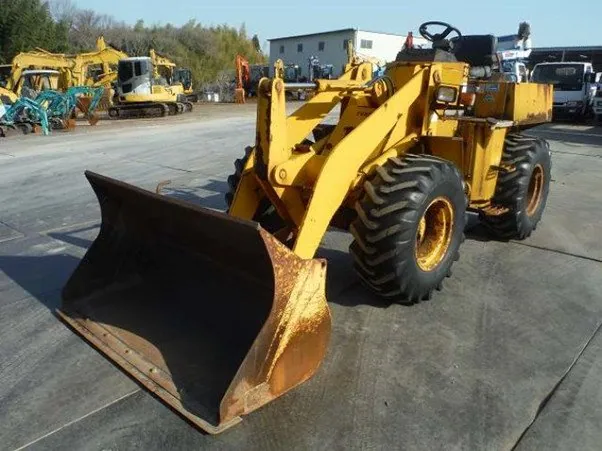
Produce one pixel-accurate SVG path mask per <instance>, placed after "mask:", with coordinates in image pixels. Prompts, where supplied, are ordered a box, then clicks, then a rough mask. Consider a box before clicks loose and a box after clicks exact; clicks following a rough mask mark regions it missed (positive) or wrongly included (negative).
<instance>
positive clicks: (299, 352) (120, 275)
mask: <svg viewBox="0 0 602 451" xmlns="http://www.w3.org/2000/svg"><path fill="white" fill-rule="evenodd" d="M349 59H350V61H349V63H348V65H347V68H346V69H347V70H346V71H345V73H344V74H343V76H342V77H341V78H340V79H339V80H336V81H330V82H329V81H318V82H317V84H316V85H317V88H316V95H315V96H314V97H313V98H311V99H310V100H309V101H308V102H306V103H305V104H304V105H303V106H301V107H300V108H299V109H298V110H297V111H295V112H294V113H293V114H292V115H291V116H289V117H287V115H286V103H285V92H286V87H285V85H284V80H283V79H282V62H281V61H278V62H277V63H276V65H275V74H276V76H275V77H274V78H273V79H268V78H264V79H262V80H261V81H260V83H259V86H258V100H257V126H256V140H255V144H254V148H253V150H252V152H251V154H250V156H249V158H248V160H247V162H246V164H245V167H244V169H243V173H242V176H241V179H240V182H239V184H238V188H237V191H236V193H235V195H234V198H233V201H232V204H231V206H230V210H229V212H228V213H229V216H227V215H224V214H223V213H217V212H213V211H208V210H205V209H202V208H200V207H198V206H196V205H192V204H190V203H187V202H183V201H180V200H177V199H168V198H163V197H161V196H157V195H155V194H152V193H148V192H144V191H143V190H140V189H137V188H135V187H131V186H128V185H126V184H123V183H120V182H117V181H114V180H110V179H106V178H103V177H101V176H98V175H93V174H88V178H89V179H90V181H91V183H92V185H93V187H94V189H95V191H96V193H97V195H98V197H99V199H101V200H102V202H101V204H102V205H101V208H102V209H103V211H102V213H103V214H102V216H103V224H102V226H101V232H100V233H101V235H100V237H99V239H98V240H97V241H95V243H94V244H93V245H92V246H91V248H90V250H89V254H87V256H86V258H84V260H83V261H82V264H81V265H80V267H79V268H78V270H77V272H76V274H75V276H74V277H73V278H72V280H71V281H70V283H69V284H68V287H67V289H66V290H65V291H64V296H63V297H64V302H63V305H62V307H61V315H62V317H63V318H64V319H65V321H67V322H69V324H71V325H72V326H73V327H74V328H75V329H76V330H77V331H78V332H79V333H81V334H82V335H84V336H85V337H86V338H87V339H88V340H90V342H91V343H93V344H94V346H96V347H98V348H99V349H101V350H102V351H103V352H105V353H106V354H107V355H109V356H110V357H111V358H112V359H113V360H115V361H116V362H117V363H118V364H119V365H121V366H122V367H123V368H124V369H125V370H126V371H128V372H130V374H132V375H133V376H134V377H136V378H137V379H138V380H139V381H140V382H141V383H143V384H144V385H145V386H147V387H148V388H149V389H150V390H152V391H153V392H155V393H157V394H158V396H160V397H161V398H162V399H163V400H165V401H166V402H167V403H169V404H170V405H172V406H173V407H174V408H176V409H177V410H178V411H180V412H181V413H182V414H183V415H185V416H186V417H187V418H189V419H191V420H192V421H194V422H195V424H197V425H198V426H199V427H201V428H204V429H205V430H207V431H209V432H219V431H221V430H223V429H225V428H226V427H229V426H231V425H232V424H233V423H234V422H236V421H238V419H239V416H240V415H244V414H246V413H249V412H250V411H252V410H254V409H256V408H258V407H260V406H261V405H263V404H265V403H267V402H269V401H271V400H272V399H274V398H276V397H277V396H280V395H281V394H283V393H284V392H286V391H287V390H289V389H291V388H293V387H294V386H296V385H297V384H299V383H301V382H303V381H305V380H307V379H308V378H309V377H311V375H312V374H313V373H314V372H315V371H316V369H317V367H318V365H319V363H320V361H321V360H322V358H323V357H324V353H325V350H326V345H327V342H328V336H329V332H330V316H329V313H328V307H327V304H326V300H325V296H324V281H325V262H323V261H320V260H316V259H314V258H313V257H314V255H315V253H316V250H317V248H318V246H319V244H320V242H321V240H322V238H323V236H324V234H325V232H326V230H327V227H328V226H329V225H331V224H334V222H333V219H334V220H337V223H338V219H341V217H342V216H344V215H340V214H339V213H340V212H341V210H347V209H345V208H341V207H349V206H351V205H352V204H353V202H354V201H356V200H357V199H358V198H359V196H360V195H361V194H362V189H361V188H362V186H363V185H364V184H363V182H364V181H365V178H366V177H367V176H369V175H370V174H371V173H372V172H373V171H374V170H375V168H377V167H378V166H382V165H383V164H385V162H386V161H387V160H388V159H389V158H394V157H399V156H403V155H404V154H405V153H406V152H408V151H410V149H411V152H417V153H426V154H430V155H436V156H440V157H442V158H446V159H448V160H449V161H452V162H453V163H455V164H456V165H457V166H458V167H459V168H460V169H461V172H462V174H463V175H464V181H465V187H466V192H467V193H468V195H469V198H470V205H471V206H474V207H480V208H485V207H487V206H488V203H489V202H490V200H491V198H492V196H493V195H494V192H495V185H496V181H497V176H498V171H499V169H500V168H499V165H500V161H501V156H502V148H503V145H504V138H505V136H506V134H507V133H508V130H509V129H508V128H504V127H510V126H516V125H517V124H518V125H520V124H521V123H522V124H525V123H526V124H532V123H534V122H529V121H535V122H537V121H540V122H545V121H547V120H548V119H549V116H548V115H547V114H546V115H545V116H544V115H541V114H539V113H541V111H542V109H545V108H547V105H548V103H549V96H548V94H547V93H548V91H547V89H548V88H546V90H545V92H546V95H545V96H544V97H545V98H544V99H541V100H538V98H537V96H536V93H535V91H536V89H540V90H541V89H543V88H525V90H524V91H523V90H521V89H520V88H519V89H517V88H516V86H509V85H508V86H506V85H504V86H502V88H503V95H502V93H501V89H498V90H497V91H495V92H497V94H496V96H494V98H493V102H485V100H486V99H485V98H484V97H483V93H484V92H488V91H482V92H481V91H479V95H480V96H481V99H480V102H481V103H480V104H478V105H477V107H476V108H475V111H474V112H473V111H471V110H470V109H468V108H465V107H463V106H462V105H460V103H459V101H458V100H457V99H459V98H460V97H461V96H460V94H461V93H462V92H463V90H464V88H465V86H466V85H467V84H471V85H474V84H475V83H473V81H471V80H469V79H468V69H469V67H468V65H466V64H463V63H444V62H419V63H408V62H398V63H393V64H391V65H390V66H389V68H388V69H387V71H386V77H385V78H383V79H382V80H379V81H377V82H375V83H374V84H372V83H370V84H368V83H366V82H368V81H369V80H370V77H371V65H370V64H366V63H362V62H360V61H358V60H357V59H356V58H355V57H354V56H353V52H350V58H349ZM476 84H478V83H476ZM441 86H445V87H451V88H453V89H456V90H457V93H458V95H457V96H456V97H457V99H454V100H453V101H450V102H448V103H442V101H441V100H437V98H436V97H437V96H436V93H437V90H438V89H439V88H440V87H441ZM498 86H499V85H498ZM550 92H551V91H550ZM497 96H499V97H497ZM522 96H525V97H524V98H525V99H527V100H526V101H525V100H523V97H522ZM486 103H491V104H492V105H486ZM337 105H340V114H339V117H338V121H337V122H336V124H334V125H333V127H320V128H318V127H317V126H320V125H321V126H324V125H326V124H322V122H323V121H325V120H326V119H327V118H328V119H330V118H329V117H328V115H329V114H331V112H332V110H333V109H334V108H335V107H336V106H337ZM542 105H543V106H542ZM469 114H472V116H469ZM507 115H510V116H511V117H512V118H516V119H517V121H516V124H515V122H512V121H510V122H509V124H505V125H504V124H500V123H497V122H496V121H495V120H493V121H492V120H491V118H495V119H506V118H507V117H506V116H507ZM521 121H522V122H521ZM314 132H315V133H314ZM312 133H314V134H315V135H319V136H322V135H324V136H323V137H322V138H321V139H319V141H318V142H316V143H312V142H311V141H310V142H307V141H305V140H306V138H309V137H310V136H311V134H312ZM536 172H537V171H536ZM532 185H533V186H532V187H531V188H530V192H531V193H532V194H531V197H530V199H531V201H530V204H529V205H530V207H529V208H530V211H535V210H534V209H536V208H537V207H536V205H538V204H537V199H538V197H540V194H538V193H539V192H540V191H541V189H540V187H541V186H543V185H542V181H541V177H540V176H539V175H538V174H535V176H534V179H533V183H532ZM265 199H268V200H269V201H270V202H271V203H272V204H273V206H274V207H275V209H276V211H277V212H278V214H279V215H280V216H281V218H282V220H283V224H284V226H285V227H284V229H283V231H284V232H286V233H280V232H282V231H279V232H277V233H275V234H274V235H271V234H269V233H267V232H266V231H265V230H264V229H262V228H261V227H260V226H259V225H257V224H256V223H253V222H250V221H245V220H244V219H252V218H253V216H254V215H255V213H256V211H257V208H258V206H259V205H260V202H261V201H263V200H265ZM531 203H532V205H531ZM456 213H457V214H461V213H462V212H455V211H454V210H453V208H452V206H451V202H450V201H449V199H448V198H447V197H446V195H445V193H441V195H440V196H438V197H437V198H436V199H435V200H434V201H433V203H431V204H430V205H429V208H428V209H427V212H426V214H425V216H424V218H423V220H421V221H420V226H419V228H418V233H417V235H416V256H417V261H418V262H419V265H420V266H421V269H422V270H423V271H432V270H434V269H435V268H436V267H437V266H438V265H439V264H440V262H441V258H443V257H442V256H444V255H445V254H446V253H447V246H449V241H450V239H451V233H452V226H451V224H452V223H453V217H454V214H456ZM341 223H342V224H348V222H347V223H346V222H345V220H343V221H341ZM344 227H348V225H344ZM133 250H135V252H134V251H133ZM115 261H120V262H121V264H120V265H119V268H120V269H119V271H117V272H115V263H114V262H115ZM208 263H209V267H208V268H204V270H200V269H199V268H200V267H201V265H203V264H204V265H207V264H208ZM213 266H215V268H213ZM224 269H225V270H226V274H225V275H226V276H229V278H228V277H226V278H225V279H222V276H223V274H221V275H219V277H216V280H218V279H219V280H226V283H225V285H222V286H220V287H219V289H218V290H217V293H219V299H218V300H217V301H218V302H212V301H213V298H212V296H202V297H201V298H199V297H198V296H196V295H197V293H198V290H199V287H203V289H204V288H205V286H206V285H205V284H204V283H203V284H201V282H202V280H201V276H204V275H205V274H210V275H214V274H215V275H216V276H217V274H216V271H219V270H224ZM128 271H129V272H130V273H131V274H130V273H128ZM239 276H242V277H239ZM232 277H236V279H235V282H234V283H232V282H231V281H230V280H231V279H232ZM130 282H131V283H130ZM147 283H148V286H147V285H146V284H147ZM153 284H160V286H153ZM241 284H242V286H243V287H247V286H248V287H249V289H248V292H247V291H245V292H244V294H243V295H240V294H238V295H237V296H233V298H234V300H235V301H238V304H237V307H236V308H228V307H230V306H231V304H229V303H226V302H223V296H224V293H226V292H227V289H236V288H239V285H241ZM245 284H247V285H245ZM248 284H250V285H248ZM187 290H189V291H190V292H191V293H194V294H195V295H194V296H190V293H189V291H187ZM256 290H257V292H258V293H259V295H257V294H255V295H252V293H253V292H255V291H256ZM174 292H176V294H178V296H174V294H173V293H174ZM162 296H163V298H165V299H162ZM182 298H183V299H182ZM149 300H150V302H149ZM164 300H167V301H169V303H168V306H169V307H168V309H170V308H172V309H174V312H175V313H178V314H180V316H179V317H178V318H177V321H172V322H171V323H172V324H173V325H175V327H174V331H173V335H172V334H165V333H164V330H163V329H162V327H161V326H154V327H150V328H148V329H147V328H145V327H138V328H136V327H135V328H134V329H133V331H132V330H129V329H128V328H127V327H124V321H125V320H129V321H133V322H134V323H136V321H138V320H139V316H138V315H137V314H131V315H125V316H126V317H123V316H120V315H123V313H124V312H126V313H127V309H124V308H123V305H124V304H123V303H124V302H126V303H128V305H133V310H134V313H137V312H136V311H135V310H136V308H137V307H140V310H141V311H143V310H144V311H145V312H146V316H145V319H146V318H149V320H153V319H154V320H155V321H157V318H158V319H159V320H160V321H161V322H163V320H164V318H165V316H164V315H162V313H161V310H156V309H157V307H158V306H159V307H160V306H162V305H163V304H162V302H163V301H164ZM203 300H205V301H208V302H204V303H203V302H202V301H203ZM122 301H123V302H122ZM175 301H178V302H179V304H181V305H183V307H185V311H186V312H188V309H191V311H192V313H196V314H197V315H196V316H194V315H192V314H182V313H181V312H182V311H181V310H180V309H179V308H178V307H176V306H175V304H174V302H175ZM166 304H167V303H166ZM111 306H114V307H113V308H111ZM105 307H106V308H105ZM153 308H154V309H155V310H153ZM195 308H196V309H197V311H196V312H195V310H194V309H195ZM208 308H214V309H217V311H218V312H219V313H220V315H221V317H222V319H223V318H225V319H226V321H227V323H228V325H226V326H222V325H217V326H215V325H213V324H212V325H211V326H214V327H213V328H209V329H207V330H208V331H209V333H208V332H207V330H205V329H203V328H199V327H198V324H197V319H198V320H202V319H205V320H207V318H209V319H212V317H211V316H207V315H206V311H205V310H206V309H208ZM199 309H200V310H203V311H202V312H201V313H200V314H199V312H198V310H199ZM258 311H261V315H260V316H261V317H260V318H256V317H255V316H256V315H255V314H256V313H257V312H258ZM113 315H115V317H113ZM93 316H96V317H93ZM90 317H93V318H91V320H90V321H88V319H90ZM188 318H192V320H193V321H192V325H191V326H190V327H191V329H190V330H191V331H192V333H203V334H205V337H204V338H207V335H210V334H211V332H215V331H217V332H220V333H221V336H222V337H225V339H224V340H222V341H223V342H221V343H220V341H219V340H218V341H215V346H221V347H219V351H218V352H215V351H213V350H214V348H213V343H211V345H210V346H209V347H199V345H198V344H197V342H194V343H193V344H192V349H193V350H192V351H191V352H190V356H189V357H190V358H182V357H181V356H176V358H174V359H173V361H174V362H175V363H173V365H174V368H173V370H174V371H172V367H171V366H170V359H167V358H165V355H163V349H162V347H163V346H167V348H166V349H165V351H164V352H166V351H167V350H168V349H169V348H170V349H173V348H178V346H179V345H180V344H182V345H186V344H188V341H187V340H186V339H184V338H183V337H182V336H180V335H178V333H179V332H180V330H181V329H182V325H183V323H184V322H185V320H186V319H188ZM241 318H242V320H241ZM249 318H251V319H249ZM234 319H236V321H237V322H236V323H234ZM239 320H241V321H242V325H241V323H240V322H238V321H239ZM144 323H145V321H144V320H143V321H142V324H143V325H144ZM134 325H135V326H136V324H134ZM126 326H127V324H126ZM249 327H250V331H249V330H247V329H248V328H249ZM245 330H246V332H245ZM143 332H145V333H150V334H151V338H154V340H153V339H149V338H148V337H146V336H145V335H146V334H145V333H143ZM241 332H245V333H244V334H243V335H244V336H243V337H242V338H241V337H237V334H238V335H240V333H241ZM153 333H154V334H155V336H154V337H152V335H153ZM209 338H212V337H209ZM233 339H236V340H235V343H234V344H232V343H233ZM155 341H156V342H155ZM174 343H177V345H174ZM124 344H125V346H123V345H124ZM124 347H125V349H124ZM199 349H200V350H201V351H202V352H199ZM128 351H134V352H128ZM221 357H223V358H221ZM191 359H192V360H191ZM196 359H199V361H197V360H196ZM182 362H184V363H185V364H190V365H191V366H192V367H191V368H186V369H185V371H184V372H183V374H185V375H188V379H190V380H191V381H192V383H191V384H190V385H189V386H188V385H187V384H184V386H181V384H182V379H180V378H178V377H176V374H178V373H177V372H176V371H175V369H176V367H177V365H176V364H177V363H179V364H181V363H182ZM199 362H201V364H199ZM207 364H208V366H209V369H211V370H212V371H211V372H212V374H213V373H214V371H213V369H214V368H212V366H214V367H216V368H217V370H221V376H220V377H219V379H220V380H219V381H218V382H219V384H218V387H217V388H218V390H217V391H216V392H214V393H212V395H211V399H210V403H209V404H210V407H211V412H212V416H213V422H207V421H203V420H202V419H199V418H198V409H195V411H196V413H195V412H192V409H190V407H189V406H195V405H196V404H195V402H192V403H191V404H189V405H187V402H185V401H188V400H189V399H190V398H189V397H190V396H191V395H190V393H189V392H188V388H189V387H190V388H191V389H192V391H194V390H195V389H199V387H200V388H201V390H204V387H205V385H206V384H205V382H204V381H205V380H204V379H201V382H200V383H199V380H197V378H196V371H198V369H199V368H202V369H204V368H205V367H206V366H207ZM153 370H155V371H154V372H153ZM186 371H188V373H187V372H186ZM184 379H186V378H184ZM215 381H216V379H215V378H213V379H211V380H210V383H208V385H211V383H213V382H215ZM178 384H180V385H178ZM183 393H184V394H186V397H185V398H183V397H182V394H183ZM193 401H195V400H194V399H193Z"/></svg>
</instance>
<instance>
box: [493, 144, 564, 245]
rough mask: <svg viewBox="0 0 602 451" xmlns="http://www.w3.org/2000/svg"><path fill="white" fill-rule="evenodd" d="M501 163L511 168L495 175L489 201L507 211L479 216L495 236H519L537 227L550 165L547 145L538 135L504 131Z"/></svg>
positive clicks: (519, 237)
mask: <svg viewBox="0 0 602 451" xmlns="http://www.w3.org/2000/svg"><path fill="white" fill-rule="evenodd" d="M502 167H512V168H513V169H512V170H511V171H510V172H502V173H500V175H499V176H498V181H497V186H496V189H495V195H494V197H493V199H492V202H491V203H492V204H493V206H494V207H502V208H505V209H507V211H506V212H505V213H502V214H501V215H486V214H482V215H481V217H482V220H483V222H484V224H485V225H486V226H487V227H488V228H489V230H490V231H491V232H492V233H493V234H494V235H495V236H496V237H498V238H500V239H505V240H510V239H519V240H523V239H525V238H527V237H528V236H529V235H531V233H532V232H533V231H534V230H535V229H536V228H537V224H538V223H539V221H540V220H541V217H542V215H543V211H544V209H545V206H546V201H547V199H548V193H549V190H550V179H551V168H552V158H551V152H550V146H549V145H548V143H547V141H545V140H544V139H541V138H536V137H533V136H528V135H521V134H518V133H512V134H508V136H507V137H506V142H505V145H504V152H503V155H502Z"/></svg>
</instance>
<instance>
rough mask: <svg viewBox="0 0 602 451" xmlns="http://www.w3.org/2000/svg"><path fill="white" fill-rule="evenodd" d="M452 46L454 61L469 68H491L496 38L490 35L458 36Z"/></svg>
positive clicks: (494, 58) (494, 56) (494, 55)
mask: <svg viewBox="0 0 602 451" xmlns="http://www.w3.org/2000/svg"><path fill="white" fill-rule="evenodd" d="M452 44H453V50H452V53H453V54H454V55H455V56H456V59H457V60H458V61H462V62H464V63H468V64H470V65H471V66H491V65H493V63H494V61H495V60H496V52H495V51H496V48H497V38H496V37H495V36H493V35H491V34H487V35H472V36H460V37H458V38H454V39H452Z"/></svg>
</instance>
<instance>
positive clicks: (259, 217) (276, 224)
mask: <svg viewBox="0 0 602 451" xmlns="http://www.w3.org/2000/svg"><path fill="white" fill-rule="evenodd" d="M252 151H253V148H252V147H250V146H248V147H246V148H245V155H244V157H242V158H238V159H237V160H236V161H235V162H234V169H235V170H234V174H232V175H230V176H229V177H228V192H227V193H226V204H227V205H228V209H230V206H231V205H232V201H234V195H235V194H236V189H237V188H238V184H239V183H240V179H241V178H242V172H243V169H244V167H245V165H246V164H247V160H248V159H249V157H250V156H251V152H252ZM253 221H255V222H258V223H259V224H261V226H262V227H263V228H264V229H266V230H267V231H268V232H270V233H274V232H277V231H278V230H280V229H281V228H282V227H284V221H283V220H282V218H280V215H279V214H278V213H277V212H276V209H275V208H274V206H273V205H272V204H271V202H270V201H269V200H268V199H266V198H264V199H262V200H261V202H260V203H259V207H258V208H257V211H256V212H255V216H253Z"/></svg>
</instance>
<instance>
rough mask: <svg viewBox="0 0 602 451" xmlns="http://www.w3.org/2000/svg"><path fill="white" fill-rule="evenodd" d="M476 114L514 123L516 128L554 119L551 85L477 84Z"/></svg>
mask: <svg viewBox="0 0 602 451" xmlns="http://www.w3.org/2000/svg"><path fill="white" fill-rule="evenodd" d="M475 86H476V90H477V94H476V101H475V115H476V116H477V117H495V118H499V119H505V120H509V121H513V122H514V123H515V124H517V125H530V124H540V123H542V122H549V121H551V120H552V103H553V100H554V92H553V86H552V85H546V84H540V83H508V82H479V83H476V85H475Z"/></svg>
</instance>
